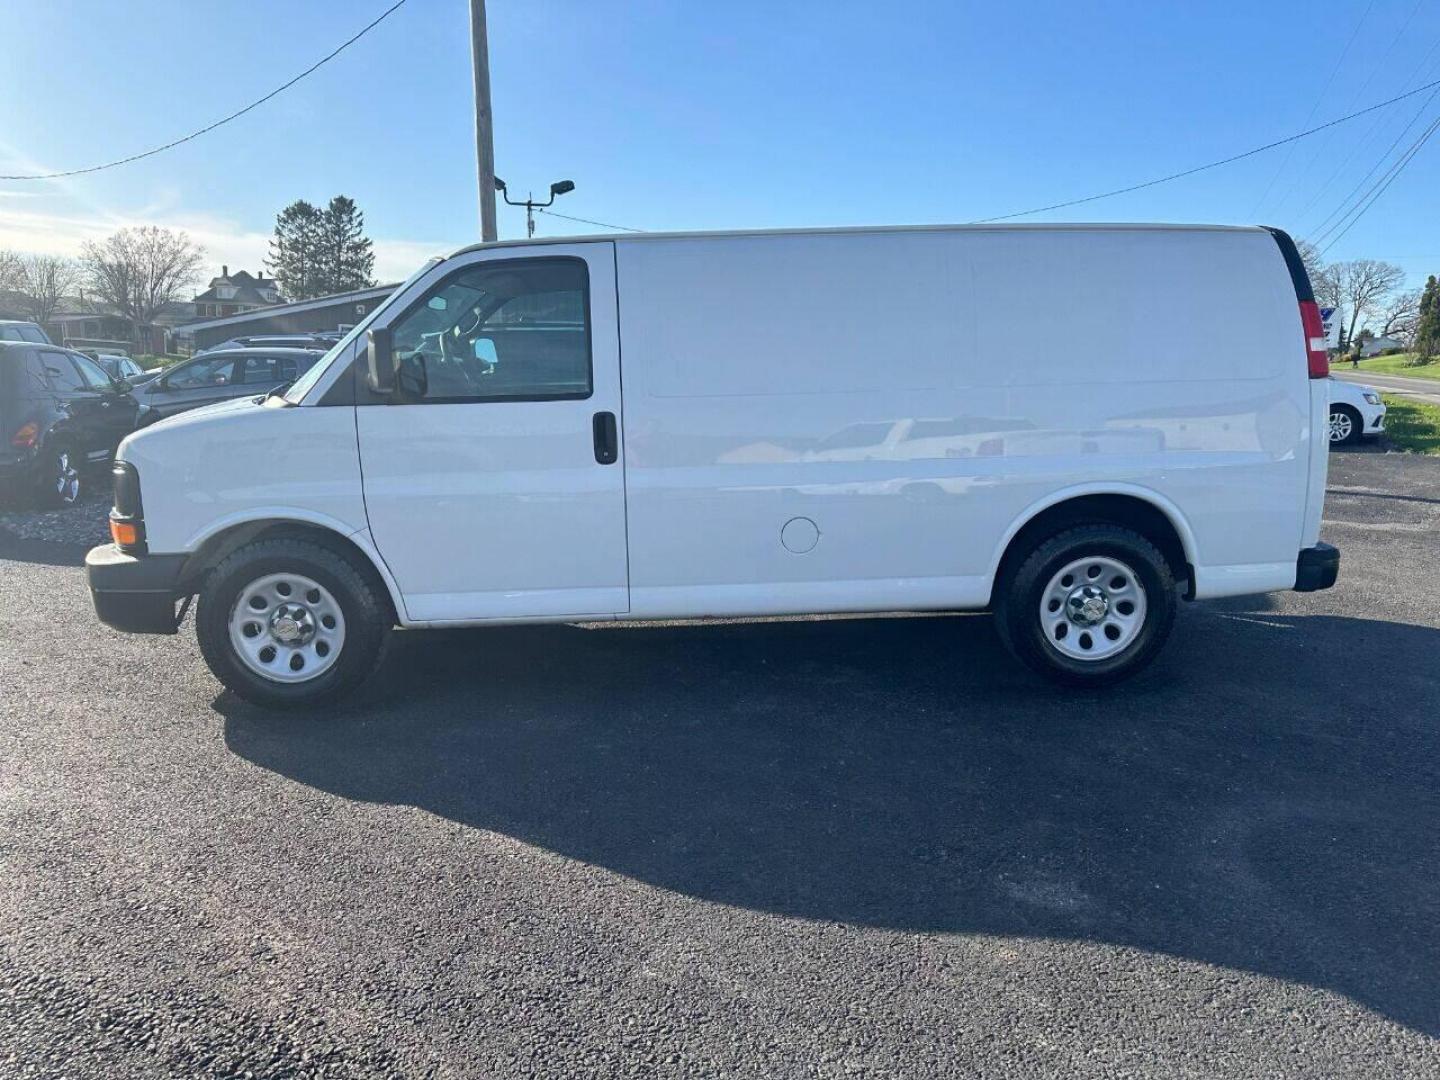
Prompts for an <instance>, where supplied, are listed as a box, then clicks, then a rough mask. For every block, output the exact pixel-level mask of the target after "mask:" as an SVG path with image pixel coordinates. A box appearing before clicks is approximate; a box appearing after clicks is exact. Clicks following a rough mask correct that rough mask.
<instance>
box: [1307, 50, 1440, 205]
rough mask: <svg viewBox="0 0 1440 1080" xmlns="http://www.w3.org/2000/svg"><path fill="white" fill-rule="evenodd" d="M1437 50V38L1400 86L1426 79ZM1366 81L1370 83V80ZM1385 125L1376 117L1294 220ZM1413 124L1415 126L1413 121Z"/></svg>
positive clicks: (1318, 152) (1316, 156) (1318, 156)
mask: <svg viewBox="0 0 1440 1080" xmlns="http://www.w3.org/2000/svg"><path fill="white" fill-rule="evenodd" d="M1437 48H1440V38H1436V39H1435V41H1433V42H1431V44H1430V48H1429V49H1427V50H1426V51H1425V55H1424V56H1422V57H1421V58H1420V62H1419V63H1418V64H1416V65H1415V70H1414V71H1412V72H1411V73H1410V77H1409V78H1407V79H1406V80H1405V81H1404V82H1403V83H1401V84H1400V85H1401V86H1408V85H1409V84H1410V83H1412V82H1414V81H1415V80H1416V79H1423V78H1425V75H1426V71H1427V69H1429V67H1430V57H1431V56H1432V55H1433V54H1434V52H1435V50H1436V49H1437ZM1371 75H1372V76H1373V75H1374V72H1373V71H1372V72H1371ZM1366 81H1367V82H1368V81H1369V80H1366ZM1358 100H1359V98H1358V96H1357V97H1355V98H1352V99H1351V102H1350V104H1351V106H1353V105H1354V104H1355V102H1356V101H1358ZM1384 123H1385V121H1384V118H1383V117H1376V118H1375V121H1374V123H1372V124H1371V125H1370V129H1369V130H1368V131H1367V132H1366V133H1365V134H1364V135H1362V136H1361V137H1360V138H1358V139H1355V140H1352V142H1351V144H1350V148H1349V150H1348V151H1347V152H1346V154H1345V157H1344V159H1343V160H1342V161H1341V162H1340V163H1339V164H1338V165H1336V166H1335V168H1334V169H1333V170H1332V171H1331V173H1330V175H1329V176H1328V177H1326V179H1325V182H1324V183H1323V184H1321V185H1320V186H1319V187H1318V188H1316V189H1315V192H1314V194H1312V195H1311V196H1310V198H1309V199H1308V200H1307V201H1306V203H1305V205H1304V206H1302V207H1301V208H1300V209H1299V211H1298V212H1297V213H1295V214H1293V215H1291V219H1292V220H1294V221H1296V222H1298V221H1300V220H1301V219H1302V218H1304V217H1305V215H1307V214H1308V213H1310V211H1311V210H1312V209H1313V208H1314V206H1315V204H1316V203H1318V202H1319V201H1320V200H1321V198H1323V197H1324V195H1325V193H1326V192H1327V191H1329V190H1330V185H1331V184H1333V183H1335V181H1336V180H1338V179H1339V178H1340V174H1341V173H1343V172H1344V171H1345V170H1346V169H1348V168H1349V167H1350V163H1351V162H1352V161H1354V160H1355V159H1356V158H1357V157H1359V156H1360V154H1361V152H1362V151H1364V150H1366V149H1368V148H1369V146H1370V143H1371V140H1373V139H1374V138H1375V136H1376V135H1377V134H1379V133H1380V131H1381V129H1382V128H1383V127H1384ZM1411 124H1412V125H1413V124H1414V121H1413V120H1412V121H1411ZM1408 129H1409V126H1408V125H1407V128H1406V130H1408ZM1402 138H1403V134H1402ZM1392 149H1393V147H1392ZM1320 153H1321V151H1320V150H1319V149H1317V150H1316V151H1315V156H1314V157H1313V158H1312V159H1311V164H1312V165H1313V164H1314V163H1315V162H1316V161H1318V160H1319V158H1320ZM1388 153H1389V151H1388V150H1387V151H1386V154H1388ZM1306 171H1307V172H1308V171H1309V167H1308V166H1307V168H1306ZM1361 183H1364V181H1363V180H1362V181H1361ZM1352 194H1353V193H1352ZM1346 198H1347V199H1348V198H1349V196H1346ZM1328 220H1329V219H1328V218H1327V219H1326V221H1328ZM1320 224H1321V225H1324V224H1325V222H1324V221H1322V222H1321V223H1320Z"/></svg>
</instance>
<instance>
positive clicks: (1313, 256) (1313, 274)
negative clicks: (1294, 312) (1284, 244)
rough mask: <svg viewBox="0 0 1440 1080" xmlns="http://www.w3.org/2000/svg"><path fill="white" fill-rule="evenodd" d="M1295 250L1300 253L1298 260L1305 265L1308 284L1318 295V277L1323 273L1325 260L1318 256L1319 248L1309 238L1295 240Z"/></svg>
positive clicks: (1322, 275)
mask: <svg viewBox="0 0 1440 1080" xmlns="http://www.w3.org/2000/svg"><path fill="white" fill-rule="evenodd" d="M1295 250H1296V251H1298V252H1299V253H1300V261H1301V262H1302V263H1303V264H1304V265H1305V273H1307V274H1309V275H1310V285H1311V287H1312V288H1313V289H1314V290H1315V295H1316V296H1317V297H1318V296H1319V295H1320V279H1321V278H1322V277H1324V275H1325V262H1324V260H1322V259H1321V258H1320V249H1319V248H1317V247H1316V246H1315V245H1314V244H1312V243H1310V241H1309V240H1296V241H1295Z"/></svg>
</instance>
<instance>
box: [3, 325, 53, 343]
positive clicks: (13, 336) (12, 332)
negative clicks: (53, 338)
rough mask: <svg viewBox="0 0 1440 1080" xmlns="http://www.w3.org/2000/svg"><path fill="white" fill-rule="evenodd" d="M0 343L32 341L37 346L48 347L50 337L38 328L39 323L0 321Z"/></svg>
mask: <svg viewBox="0 0 1440 1080" xmlns="http://www.w3.org/2000/svg"><path fill="white" fill-rule="evenodd" d="M0 341H33V342H34V343H35V344H37V345H49V344H50V335H49V334H47V333H45V331H44V330H42V329H41V328H40V324H39V323H33V322H21V321H19V320H16V319H0Z"/></svg>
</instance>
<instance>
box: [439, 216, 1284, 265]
mask: <svg viewBox="0 0 1440 1080" xmlns="http://www.w3.org/2000/svg"><path fill="white" fill-rule="evenodd" d="M1096 231H1099V232H1264V231H1265V229H1264V226H1261V225H1203V224H1200V225H1176V224H1165V223H1152V222H1083V221H1077V222H1064V223H1060V222H1023V223H1022V222H1013V221H1012V222H996V223H991V224H973V225H839V226H823V227H817V228H801V229H717V230H709V231H707V230H694V231H680V232H639V231H637V232H623V233H587V234H584V235H580V236H544V237H534V238H531V239H528V240H522V239H516V240H492V241H489V242H488V243H479V244H466V245H465V246H464V247H460V248H456V249H455V250H454V251H452V252H451V253H450V255H449V256H447V257H454V256H456V255H463V254H465V253H466V252H469V251H482V250H485V249H487V248H508V247H536V246H544V245H547V244H576V243H589V242H591V241H595V240H608V241H611V242H612V243H645V242H647V241H651V240H701V239H706V238H720V237H735V236H831V235H850V234H853V233H859V234H865V233H927V232H1096Z"/></svg>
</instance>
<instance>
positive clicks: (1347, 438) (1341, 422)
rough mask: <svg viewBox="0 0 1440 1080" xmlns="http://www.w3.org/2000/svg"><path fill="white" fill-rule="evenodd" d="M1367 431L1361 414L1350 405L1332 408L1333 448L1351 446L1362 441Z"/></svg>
mask: <svg viewBox="0 0 1440 1080" xmlns="http://www.w3.org/2000/svg"><path fill="white" fill-rule="evenodd" d="M1364 430H1365V424H1364V421H1363V420H1361V419H1360V414H1359V413H1358V412H1356V411H1355V409H1354V408H1352V407H1351V406H1349V405H1331V406H1330V443H1331V445H1333V446H1349V445H1351V444H1353V443H1357V442H1359V441H1360V435H1361V433H1362V432H1363V431H1364Z"/></svg>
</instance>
